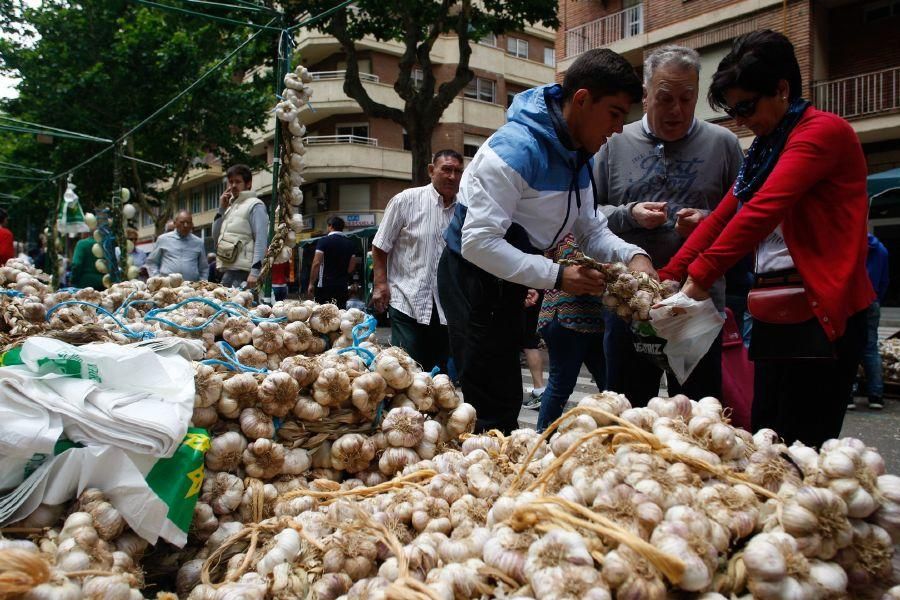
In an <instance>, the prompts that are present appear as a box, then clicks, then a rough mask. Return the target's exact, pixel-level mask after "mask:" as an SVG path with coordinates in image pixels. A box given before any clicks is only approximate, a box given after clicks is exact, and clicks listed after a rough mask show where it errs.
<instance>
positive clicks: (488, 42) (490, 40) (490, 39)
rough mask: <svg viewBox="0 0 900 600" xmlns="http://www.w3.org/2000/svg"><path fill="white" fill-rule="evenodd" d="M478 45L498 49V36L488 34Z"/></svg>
mask: <svg viewBox="0 0 900 600" xmlns="http://www.w3.org/2000/svg"><path fill="white" fill-rule="evenodd" d="M478 43H479V44H481V45H482V46H490V47H491V48H496V47H497V36H496V34H493V33H486V34H484V37H482V38H481V39H480V40H478Z"/></svg>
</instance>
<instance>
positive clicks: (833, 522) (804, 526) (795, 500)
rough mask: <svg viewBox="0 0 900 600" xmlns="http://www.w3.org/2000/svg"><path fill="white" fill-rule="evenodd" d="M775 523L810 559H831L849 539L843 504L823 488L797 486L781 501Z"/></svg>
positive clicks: (848, 523)
mask: <svg viewBox="0 0 900 600" xmlns="http://www.w3.org/2000/svg"><path fill="white" fill-rule="evenodd" d="M779 522H780V523H781V526H782V527H783V528H784V531H785V533H788V534H790V535H792V536H793V537H794V538H796V540H797V542H796V545H797V548H798V549H799V550H800V552H802V553H803V554H804V555H805V556H808V557H810V558H822V559H830V558H833V557H834V555H835V554H836V553H837V551H838V550H840V549H841V548H843V547H845V546H847V545H849V544H850V542H851V541H852V540H853V530H852V529H851V527H850V522H849V521H848V520H847V505H846V503H845V502H844V501H843V500H841V498H840V497H839V496H838V495H837V494H835V493H834V492H832V491H831V490H828V489H825V488H816V487H810V486H804V487H801V488H800V489H799V490H797V493H796V494H795V495H794V496H793V497H792V498H789V499H787V500H786V501H785V502H784V507H783V508H782V510H781V514H780V516H779Z"/></svg>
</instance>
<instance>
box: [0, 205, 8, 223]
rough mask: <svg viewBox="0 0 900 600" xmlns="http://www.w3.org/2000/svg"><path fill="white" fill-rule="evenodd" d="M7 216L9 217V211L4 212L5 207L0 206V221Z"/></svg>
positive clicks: (4, 219)
mask: <svg viewBox="0 0 900 600" xmlns="http://www.w3.org/2000/svg"><path fill="white" fill-rule="evenodd" d="M8 218H9V213H7V212H6V209H5V208H0V223H3V222H4V221H6V219H8Z"/></svg>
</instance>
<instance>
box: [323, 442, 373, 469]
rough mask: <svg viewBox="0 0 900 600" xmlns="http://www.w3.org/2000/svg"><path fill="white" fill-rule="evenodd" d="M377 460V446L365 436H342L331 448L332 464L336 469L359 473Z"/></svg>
mask: <svg viewBox="0 0 900 600" xmlns="http://www.w3.org/2000/svg"><path fill="white" fill-rule="evenodd" d="M374 458H375V444H373V443H372V441H371V440H370V439H369V438H367V437H366V436H364V435H360V434H358V433H348V434H345V435H342V436H341V437H339V438H338V439H337V440H335V441H334V443H333V444H332V446H331V464H332V466H333V467H334V468H335V469H340V470H342V471H347V472H348V473H357V472H359V471H362V470H364V469H366V468H367V467H368V466H369V464H370V463H371V462H372V460H373V459H374Z"/></svg>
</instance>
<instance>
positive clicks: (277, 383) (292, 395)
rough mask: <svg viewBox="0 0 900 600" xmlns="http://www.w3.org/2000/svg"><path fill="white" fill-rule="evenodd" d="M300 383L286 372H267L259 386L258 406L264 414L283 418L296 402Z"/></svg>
mask: <svg viewBox="0 0 900 600" xmlns="http://www.w3.org/2000/svg"><path fill="white" fill-rule="evenodd" d="M299 392H300V385H299V384H298V383H297V380H296V379H294V378H293V377H291V375H289V374H288V373H283V372H280V371H276V372H275V373H269V374H268V375H266V378H265V379H264V380H263V382H262V385H260V386H259V400H260V403H261V405H260V407H261V408H262V409H263V411H264V412H265V413H266V414H269V415H272V416H273V417H279V418H283V417H285V416H287V414H288V413H289V412H291V409H293V408H294V405H295V404H296V403H297V394H298V393H299Z"/></svg>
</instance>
